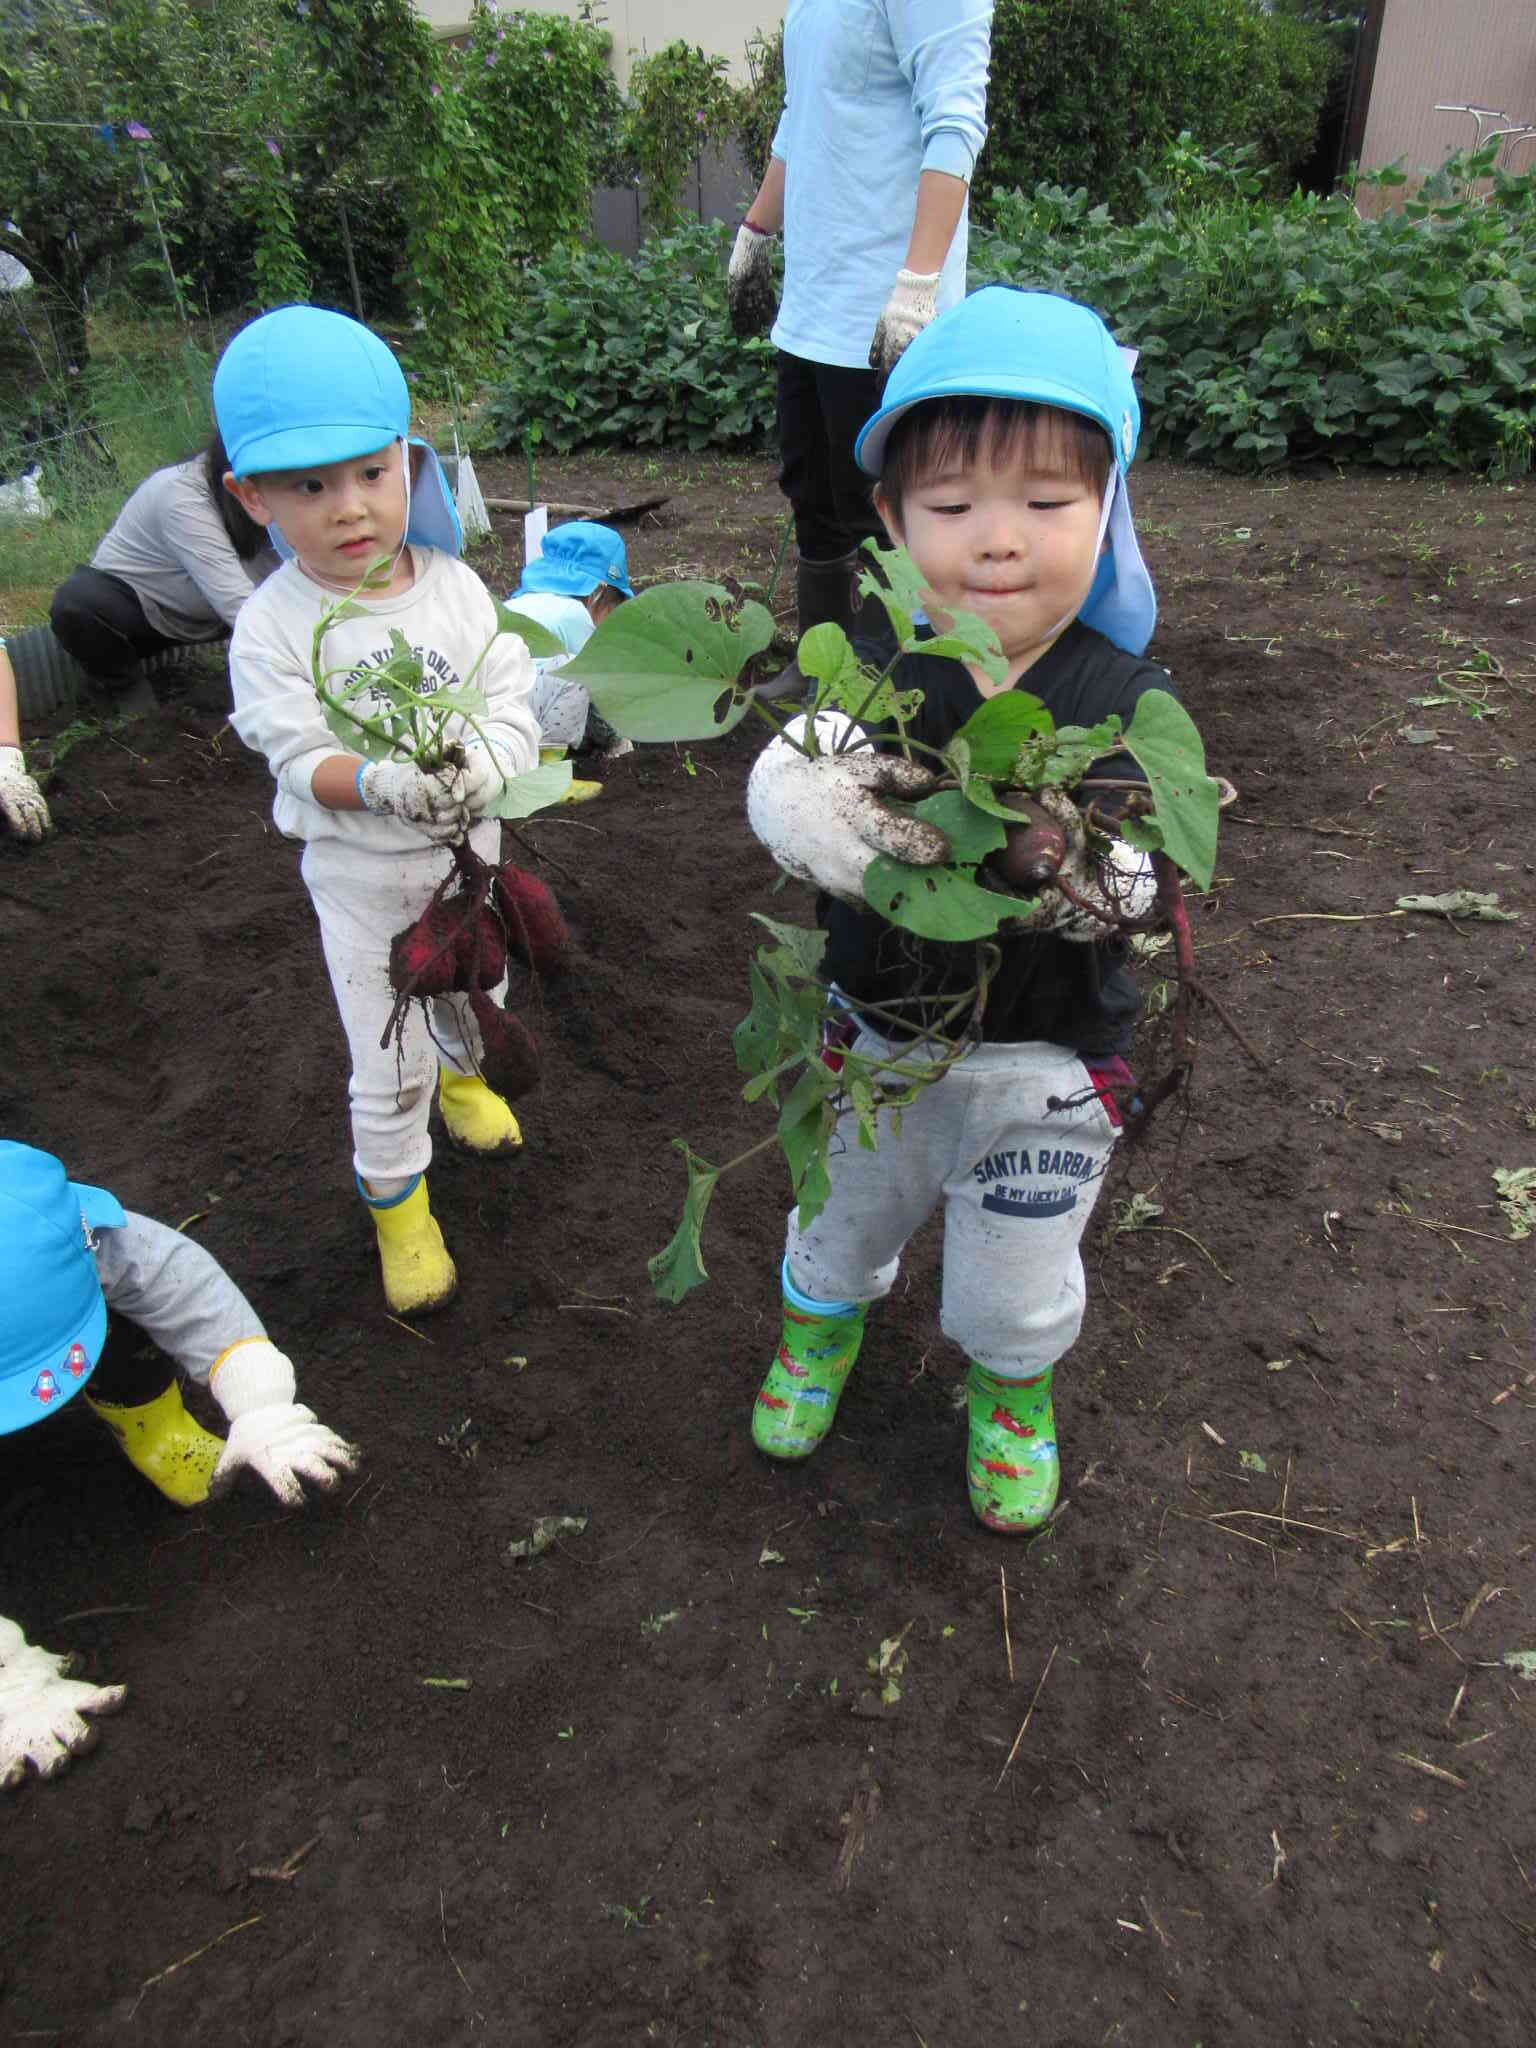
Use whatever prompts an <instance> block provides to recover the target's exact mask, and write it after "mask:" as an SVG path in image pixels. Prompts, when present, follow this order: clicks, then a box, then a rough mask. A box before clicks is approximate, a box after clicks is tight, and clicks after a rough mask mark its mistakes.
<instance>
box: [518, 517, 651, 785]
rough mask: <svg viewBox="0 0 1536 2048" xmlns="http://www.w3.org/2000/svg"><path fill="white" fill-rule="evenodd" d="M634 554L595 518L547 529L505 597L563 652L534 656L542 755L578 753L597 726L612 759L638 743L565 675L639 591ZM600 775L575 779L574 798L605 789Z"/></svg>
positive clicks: (535, 710)
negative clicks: (632, 574) (607, 720)
mask: <svg viewBox="0 0 1536 2048" xmlns="http://www.w3.org/2000/svg"><path fill="white" fill-rule="evenodd" d="M634 594H635V593H634V591H633V589H632V588H631V587H630V581H629V561H628V557H627V556H626V555H625V552H624V541H623V538H622V536H621V535H619V534H617V533H615V532H614V530H613V528H612V527H611V526H601V525H599V524H598V522H597V521H596V520H595V519H570V520H567V521H566V523H565V524H564V525H563V526H556V527H553V528H551V530H550V531H549V532H548V533H547V534H546V535H545V536H544V549H543V552H542V553H541V554H538V555H535V556H534V558H533V560H532V561H531V562H529V563H528V564H527V565H526V567H525V568H524V570H523V580H522V581H521V583H519V584H518V586H517V588H516V590H514V591H513V593H512V595H511V596H510V597H509V598H508V599H507V603H508V604H509V605H510V606H511V608H512V610H513V611H515V612H520V613H522V614H523V615H524V616H525V617H527V618H530V619H532V620H534V622H535V623H536V624H538V625H540V626H545V627H547V628H548V629H549V631H550V632H551V633H553V634H554V636H555V638H556V639H557V640H558V641H559V642H560V644H561V646H562V648H563V649H564V652H563V653H562V654H558V655H553V654H552V655H548V656H546V657H545V658H544V659H543V660H536V661H535V662H534V668H535V670H536V671H537V677H538V680H537V681H536V682H535V683H534V686H533V715H534V717H535V718H536V719H537V720H538V722H539V758H540V759H541V760H546V761H551V760H552V761H558V760H560V759H562V758H563V757H564V756H565V755H566V754H568V753H571V752H574V751H575V749H577V748H578V747H580V746H581V744H582V742H583V740H586V739H588V738H589V736H591V735H592V733H593V727H594V725H596V726H597V727H598V728H599V732H600V734H601V735H604V736H606V738H607V740H608V744H607V745H606V747H605V753H606V754H607V755H608V756H609V758H617V757H618V756H619V755H621V754H627V753H629V752H631V751H632V747H633V742H631V741H629V740H621V739H616V738H615V737H614V736H613V733H612V729H611V728H610V727H608V726H607V725H605V724H603V722H602V721H601V720H600V719H598V718H597V715H596V713H595V712H594V711H593V709H592V699H591V698H590V697H589V696H588V694H587V692H586V690H585V689H583V687H582V686H581V684H580V683H573V682H568V681H566V679H565V678H564V677H563V676H562V675H561V673H560V671H561V670H562V669H563V668H564V666H565V664H566V662H568V661H569V660H570V658H571V656H572V655H573V654H579V653H580V652H581V650H582V648H583V647H585V646H586V644H587V642H588V641H589V640H590V639H591V637H592V634H593V632H594V631H595V629H596V628H597V627H598V626H600V625H601V624H602V622H603V620H604V619H606V618H607V616H608V614H609V613H610V612H611V611H613V610H615V609H616V608H617V607H618V606H619V605H621V604H622V603H623V602H624V600H625V598H626V597H633V596H634ZM601 792H602V784H601V783H600V782H583V781H574V782H572V784H571V789H570V795H569V797H568V798H567V801H568V802H575V803H581V802H583V801H584V800H585V799H586V798H588V797H594V796H598V795H600V794H601Z"/></svg>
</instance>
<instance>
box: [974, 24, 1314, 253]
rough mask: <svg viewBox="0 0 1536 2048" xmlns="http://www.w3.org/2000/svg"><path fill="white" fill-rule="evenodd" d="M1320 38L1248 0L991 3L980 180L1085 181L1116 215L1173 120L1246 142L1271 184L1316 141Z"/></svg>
mask: <svg viewBox="0 0 1536 2048" xmlns="http://www.w3.org/2000/svg"><path fill="white" fill-rule="evenodd" d="M1330 64H1331V57H1330V49H1329V45H1328V41H1327V38H1326V37H1325V36H1324V35H1323V34H1322V33H1321V32H1320V31H1319V30H1317V29H1315V28H1314V27H1313V26H1312V25H1311V24H1310V23H1306V22H1301V21H1298V20H1296V19H1294V18H1293V17H1291V16H1287V15H1284V14H1279V13H1275V12H1273V11H1270V10H1268V9H1266V8H1264V7H1262V6H1260V5H1259V4H1258V0H1094V5H1093V7H1092V8H1091V9H1089V10H1086V11H1085V10H1084V9H1083V8H1082V6H1081V5H1080V4H1078V0H997V7H996V12H995V13H994V15H993V20H992V66H991V74H990V78H989V82H988V89H987V119H988V124H989V135H988V140H987V143H986V147H985V148H984V150H983V151H982V155H981V160H980V162H979V164H978V165H977V171H976V189H977V191H978V192H987V191H990V190H991V189H992V187H994V186H1001V187H1002V188H1004V189H1005V190H1006V189H1007V188H1008V187H1010V186H1015V185H1016V186H1019V187H1021V188H1022V189H1023V190H1025V191H1031V190H1033V188H1034V187H1035V185H1036V184H1039V183H1042V182H1044V183H1047V184H1061V185H1065V186H1067V187H1069V188H1072V189H1076V188H1077V187H1078V186H1082V187H1084V188H1085V189H1086V191H1087V192H1088V195H1089V197H1090V199H1092V200H1093V201H1095V202H1098V201H1103V202H1105V203H1107V204H1108V205H1110V206H1111V207H1112V208H1114V209H1115V210H1116V211H1117V212H1120V213H1122V214H1130V213H1134V212H1135V210H1136V207H1137V205H1138V202H1139V193H1138V190H1137V183H1136V168H1137V166H1138V165H1145V164H1147V163H1149V162H1151V161H1152V160H1154V159H1155V158H1156V157H1157V155H1158V154H1159V152H1160V151H1161V150H1162V148H1163V147H1164V146H1165V145H1166V144H1167V143H1169V142H1171V141H1172V139H1173V138H1174V136H1175V135H1177V133H1178V132H1179V130H1180V129H1182V128H1187V129H1190V130H1191V131H1192V132H1193V133H1194V134H1195V135H1197V136H1198V137H1199V138H1200V139H1201V141H1202V142H1204V143H1205V144H1207V145H1214V144H1217V143H1254V144H1256V145H1257V147H1258V152H1259V159H1260V162H1261V164H1262V165H1263V166H1264V168H1265V170H1266V172H1267V173H1269V174H1270V181H1271V182H1272V183H1273V184H1274V185H1275V186H1276V187H1277V188H1279V189H1283V186H1284V184H1285V182H1286V174H1287V173H1288V172H1289V171H1290V170H1291V168H1292V167H1293V166H1294V165H1295V164H1297V163H1299V162H1300V161H1301V159H1302V158H1304V157H1305V156H1306V154H1307V152H1308V150H1309V149H1310V148H1311V146H1312V141H1313V137H1314V135H1315V133H1316V129H1317V121H1318V115H1319V113H1320V111H1321V109H1322V105H1323V100H1324V97H1325V95H1326V93H1327V89H1328V78H1329V71H1330Z"/></svg>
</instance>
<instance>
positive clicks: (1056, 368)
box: [853, 284, 1157, 654]
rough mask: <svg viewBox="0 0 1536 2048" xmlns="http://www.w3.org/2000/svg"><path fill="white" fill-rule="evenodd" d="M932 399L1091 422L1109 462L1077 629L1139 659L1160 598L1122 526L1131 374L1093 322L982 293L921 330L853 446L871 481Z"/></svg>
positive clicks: (1053, 303)
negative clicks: (1052, 410) (1039, 409)
mask: <svg viewBox="0 0 1536 2048" xmlns="http://www.w3.org/2000/svg"><path fill="white" fill-rule="evenodd" d="M938 398H1002V399H1016V400H1021V401H1023V402H1026V403H1029V404H1033V405H1053V406H1058V407H1060V409H1061V410H1062V411H1064V412H1077V413H1083V414H1085V415H1086V416H1087V417H1088V418H1089V419H1091V420H1096V421H1097V422H1098V424H1099V425H1100V426H1101V427H1102V428H1103V429H1104V431H1105V433H1106V434H1107V435H1108V437H1109V444H1110V448H1111V450H1112V452H1113V455H1114V464H1115V467H1114V471H1113V473H1112V475H1111V489H1112V491H1113V494H1114V495H1113V498H1112V499H1111V502H1110V507H1109V514H1108V524H1107V527H1106V540H1107V543H1108V545H1107V550H1106V553H1105V556H1104V559H1103V560H1102V561H1101V562H1100V564H1099V570H1098V574H1097V576H1096V577H1095V578H1094V582H1093V587H1092V589H1091V590H1090V591H1089V593H1088V597H1087V600H1086V602H1085V603H1084V604H1083V607H1082V609H1081V610H1080V611H1079V613H1078V617H1079V619H1081V620H1082V622H1083V624H1084V625H1086V626H1091V627H1093V628H1094V629H1095V631H1097V632H1100V633H1102V634H1104V636H1105V637H1106V639H1109V640H1113V641H1114V643H1115V644H1116V646H1118V647H1123V648H1125V649H1126V650H1127V652H1129V653H1131V654H1140V653H1141V652H1142V651H1143V650H1144V649H1145V647H1146V644H1147V642H1148V641H1149V640H1150V639H1151V637H1152V628H1153V626H1154V625H1155V624H1156V622H1157V598H1156V594H1155V593H1154V591H1153V588H1152V579H1151V577H1150V576H1149V575H1148V573H1147V568H1146V564H1145V562H1144V561H1143V560H1142V556H1141V548H1140V545H1139V543H1138V541H1137V539H1136V527H1135V522H1134V520H1133V518H1132V516H1131V501H1130V494H1129V492H1128V490H1127V488H1126V471H1127V469H1128V468H1129V467H1130V462H1131V457H1132V456H1133V455H1134V454H1135V452H1136V441H1137V437H1138V435H1139V434H1140V432H1141V407H1140V405H1139V404H1138V402H1137V398H1136V388H1135V385H1134V384H1133V383H1132V381H1131V365H1130V361H1129V360H1128V359H1127V355H1126V352H1124V351H1123V350H1122V349H1121V348H1120V346H1119V345H1118V343H1117V342H1116V341H1115V338H1114V336H1113V335H1112V334H1111V333H1110V331H1109V329H1108V328H1107V327H1106V326H1105V325H1104V322H1103V321H1102V320H1101V319H1100V318H1099V316H1098V314H1097V313H1095V312H1094V311H1093V309H1092V308H1091V307H1089V306H1082V305H1079V304H1078V303H1077V301H1076V300H1075V299H1064V298H1060V297H1058V296H1057V295H1056V294H1055V293H1054V292H1030V291H1023V290H1020V289H1019V288H1018V287H1017V286H1015V285H1004V284H992V285H984V286H983V287H982V289H981V290H980V291H977V292H972V293H971V295H970V296H969V298H965V299H962V300H961V301H960V304H959V305H958V306H951V307H950V309H949V310H948V311H947V312H945V313H941V314H940V315H939V316H938V318H937V319H936V320H934V321H933V322H932V323H931V324H930V325H929V326H927V327H925V328H924V329H923V331H922V333H921V334H919V335H918V336H917V338H916V339H915V340H914V341H913V342H912V344H911V346H910V347H909V348H908V349H907V350H906V351H905V353H904V354H903V355H902V357H901V359H900V361H899V362H898V363H897V365H896V367H895V369H894V370H892V372H891V374H890V378H889V381H888V382H887V384H886V387H885V398H884V403H883V404H882V405H881V407H880V410H879V411H878V412H877V413H875V414H874V415H873V416H872V417H871V418H870V419H868V420H866V422H865V423H864V426H863V428H862V430H861V431H860V433H859V437H858V439H857V440H856V441H855V442H854V445H853V453H854V459H855V461H856V462H857V463H858V465H859V467H860V468H861V469H862V470H864V471H865V472H866V474H867V475H869V476H879V474H880V472H881V469H882V467H883V465H884V461H885V450H886V443H887V442H888V440H889V438H890V433H891V429H892V428H893V427H894V426H895V425H896V422H897V421H898V420H900V419H902V418H903V417H904V416H905V415H906V414H907V413H909V412H911V411H912V409H913V408H914V406H919V405H923V404H925V403H927V402H928V401H929V400H931V399H938Z"/></svg>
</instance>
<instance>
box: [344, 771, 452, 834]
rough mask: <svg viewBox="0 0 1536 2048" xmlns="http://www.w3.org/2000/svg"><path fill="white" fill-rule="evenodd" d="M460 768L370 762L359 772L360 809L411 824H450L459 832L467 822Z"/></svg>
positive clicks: (377, 815)
mask: <svg viewBox="0 0 1536 2048" xmlns="http://www.w3.org/2000/svg"><path fill="white" fill-rule="evenodd" d="M467 780H468V776H467V771H466V770H465V769H463V768H454V767H449V766H444V767H442V768H433V769H431V770H428V769H426V768H418V767H417V766H416V764H415V762H414V761H369V762H367V763H366V764H365V766H364V767H363V768H362V769H361V770H360V771H359V773H358V778H357V793H358V795H359V796H360V797H361V798H362V800H363V808H364V809H365V810H369V811H372V812H373V813H374V815H375V816H376V817H380V818H402V819H404V820H405V822H406V823H407V824H411V825H451V826H454V827H456V828H457V829H458V830H460V831H462V830H463V829H464V828H465V826H466V825H467V824H468V823H469V805H468V803H467V801H466V797H465V790H466V784H467Z"/></svg>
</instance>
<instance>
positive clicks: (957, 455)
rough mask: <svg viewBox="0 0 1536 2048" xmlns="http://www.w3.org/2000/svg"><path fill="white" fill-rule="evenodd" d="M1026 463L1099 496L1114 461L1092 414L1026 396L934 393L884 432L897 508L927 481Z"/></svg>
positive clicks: (886, 485)
mask: <svg viewBox="0 0 1536 2048" xmlns="http://www.w3.org/2000/svg"><path fill="white" fill-rule="evenodd" d="M1016 461H1017V462H1023V463H1025V464H1027V465H1028V466H1029V467H1030V468H1032V469H1037V470H1039V471H1040V472H1041V473H1042V474H1045V475H1051V476H1067V477H1071V478H1072V479H1073V480H1074V481H1075V482H1077V483H1080V484H1083V485H1085V486H1086V487H1087V488H1088V489H1089V490H1091V491H1092V492H1093V493H1094V494H1095V496H1098V495H1099V494H1101V493H1102V491H1103V489H1104V485H1105V483H1106V481H1107V480H1108V477H1109V472H1110V469H1111V468H1112V466H1113V463H1114V454H1113V451H1112V450H1111V448H1110V444H1109V437H1108V436H1107V434H1106V433H1105V431H1104V429H1103V427H1102V426H1101V425H1100V424H1099V422H1098V421H1097V420H1092V419H1089V417H1088V416H1087V414H1086V413H1080V412H1067V411H1066V410H1065V409H1064V408H1063V407H1061V406H1059V405H1039V404H1036V403H1035V402H1034V401H1033V400H1031V399H1023V398H1013V399H1008V398H929V399H923V400H921V401H920V402H919V403H918V404H916V405H914V406H911V407H909V408H908V409H907V410H906V411H905V412H903V414H902V416H901V417H900V419H898V420H897V421H896V422H895V423H894V425H893V426H892V428H891V430H890V433H889V434H888V436H887V438H886V444H885V454H884V459H883V461H882V464H881V470H880V487H881V489H882V491H884V493H885V496H886V498H887V499H888V500H889V501H890V503H891V504H892V505H893V506H895V507H896V508H897V509H898V510H899V509H900V506H901V503H902V501H903V499H904V498H905V497H906V494H907V493H908V491H911V490H915V489H916V488H917V487H918V486H919V485H920V484H922V483H923V482H924V480H925V479H927V478H929V477H937V476H949V475H952V474H954V473H956V472H958V471H963V470H970V469H974V468H975V467H976V466H977V465H978V464H980V463H986V464H988V465H989V466H995V467H999V468H1002V467H1008V466H1011V465H1012V464H1013V463H1014V462H1016Z"/></svg>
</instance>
